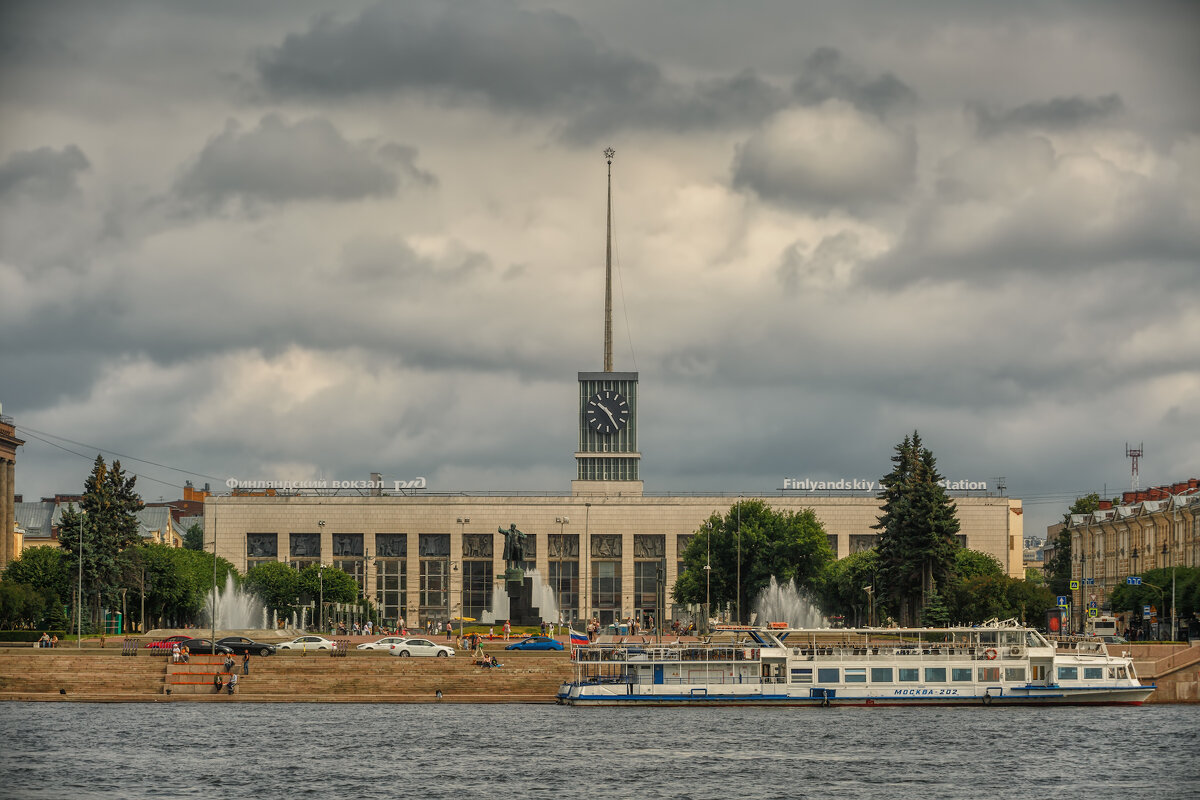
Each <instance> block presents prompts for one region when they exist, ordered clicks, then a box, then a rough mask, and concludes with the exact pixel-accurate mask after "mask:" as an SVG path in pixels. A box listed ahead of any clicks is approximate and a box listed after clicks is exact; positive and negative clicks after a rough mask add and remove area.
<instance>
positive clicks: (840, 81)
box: [792, 47, 917, 117]
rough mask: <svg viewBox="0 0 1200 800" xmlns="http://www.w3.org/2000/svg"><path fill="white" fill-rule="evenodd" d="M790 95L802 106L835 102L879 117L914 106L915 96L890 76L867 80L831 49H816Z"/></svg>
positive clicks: (838, 53)
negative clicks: (827, 101)
mask: <svg viewBox="0 0 1200 800" xmlns="http://www.w3.org/2000/svg"><path fill="white" fill-rule="evenodd" d="M792 94H794V95H795V97H796V99H797V100H799V101H800V102H801V103H802V104H804V105H820V104H821V103H823V102H825V101H826V100H829V99H832V98H837V99H840V100H845V101H846V102H848V103H851V104H852V105H854V107H855V108H858V109H859V110H861V111H869V112H871V113H872V114H875V115H877V116H881V117H882V116H884V115H886V114H887V113H889V112H891V111H896V110H904V109H910V108H912V107H914V106H915V105H916V102H917V93H916V92H914V91H913V90H912V89H911V88H909V86H908V85H907V84H905V83H904V81H902V80H900V79H899V78H897V77H896V76H895V75H893V74H892V73H890V72H887V73H884V74H883V75H878V76H876V77H873V78H872V77H868V76H867V75H866V73H865V71H864V70H862V69H860V68H858V67H857V66H855V65H854V64H852V63H850V62H849V61H847V60H846V59H845V58H843V57H842V54H841V53H840V52H838V51H837V50H836V49H834V48H832V47H821V48H818V49H817V50H816V51H815V52H814V53H813V54H812V55H811V56H809V57H808V58H807V59H805V61H804V68H803V71H802V72H801V74H800V77H799V78H797V79H796V82H795V83H793V84H792Z"/></svg>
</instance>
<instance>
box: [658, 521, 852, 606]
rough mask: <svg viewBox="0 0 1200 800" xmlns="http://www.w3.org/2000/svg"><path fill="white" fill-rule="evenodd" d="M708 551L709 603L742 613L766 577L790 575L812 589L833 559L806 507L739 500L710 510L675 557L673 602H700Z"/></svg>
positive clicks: (779, 578)
mask: <svg viewBox="0 0 1200 800" xmlns="http://www.w3.org/2000/svg"><path fill="white" fill-rule="evenodd" d="M710 525H711V526H712V527H711V528H710V527H709V526H710ZM710 551H711V554H712V562H711V563H712V576H711V580H712V594H711V596H712V604H713V605H714V606H718V605H723V604H725V603H729V604H731V605H734V606H737V607H738V608H740V609H741V611H742V616H743V617H744V616H746V615H747V614H748V613H749V610H750V600H751V599H753V598H756V597H757V596H758V595H759V594H760V593H761V592H762V590H763V589H765V588H767V586H768V585H769V584H770V582H771V578H772V577H774V578H775V580H776V582H778V583H786V582H787V581H789V580H792V581H795V584H796V586H798V587H810V588H812V587H815V586H816V584H817V582H818V578H819V576H820V574H821V572H822V570H823V569H824V567H825V565H826V564H827V563H829V562H830V561H832V560H833V551H832V550H831V549H830V547H829V542H828V539H827V537H826V534H825V528H824V526H823V525H822V524H821V521H820V520H819V519H817V515H816V514H815V513H814V512H813V510H812V509H804V510H802V511H776V510H775V509H772V508H771V507H770V506H768V505H767V504H766V503H765V502H763V501H762V500H758V499H753V500H743V501H741V502H740V503H738V504H736V505H734V506H731V507H730V508H729V511H728V512H727V513H726V514H725V516H724V517H722V516H721V515H720V514H717V513H714V514H713V515H712V516H711V517H709V518H708V520H706V521H705V522H704V523H703V524H702V525H701V526H700V528H699V529H698V530H697V531H696V535H694V536H693V537H692V541H691V543H690V544H689V545H688V547H687V549H686V550H685V551H684V552H683V555H682V556H681V560H682V561H683V563H684V570H683V572H682V574H680V576H679V577H678V578H677V579H676V580H675V585H674V587H673V588H672V595H673V596H674V598H675V601H676V602H678V603H704V600H705V595H706V591H707V586H708V584H707V581H706V576H705V570H704V566H705V564H706V563H709V562H708V557H709V552H710ZM739 562H740V576H741V580H740V582H739V580H738V576H739ZM739 583H740V589H741V595H740V598H739V594H738V589H739Z"/></svg>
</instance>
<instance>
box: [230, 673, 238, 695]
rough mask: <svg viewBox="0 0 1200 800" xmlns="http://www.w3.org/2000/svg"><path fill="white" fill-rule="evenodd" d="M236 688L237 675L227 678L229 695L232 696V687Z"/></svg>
mask: <svg viewBox="0 0 1200 800" xmlns="http://www.w3.org/2000/svg"><path fill="white" fill-rule="evenodd" d="M235 686H237V673H236V672H235V673H233V674H232V675H230V676H229V693H230V694H233V687H235Z"/></svg>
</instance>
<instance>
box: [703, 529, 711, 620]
mask: <svg viewBox="0 0 1200 800" xmlns="http://www.w3.org/2000/svg"><path fill="white" fill-rule="evenodd" d="M705 527H707V528H708V532H707V533H706V534H705V536H704V629H703V632H704V633H708V621H709V620H710V619H712V529H713V524H712V520H709V521H708V522H706V523H705Z"/></svg>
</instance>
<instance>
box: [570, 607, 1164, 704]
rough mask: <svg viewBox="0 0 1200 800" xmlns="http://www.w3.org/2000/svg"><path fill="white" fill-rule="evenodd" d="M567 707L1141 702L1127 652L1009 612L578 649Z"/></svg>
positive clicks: (1146, 690)
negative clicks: (1050, 634) (1046, 631)
mask: <svg viewBox="0 0 1200 800" xmlns="http://www.w3.org/2000/svg"><path fill="white" fill-rule="evenodd" d="M571 655H572V659H573V662H574V668H575V675H574V680H572V681H569V682H566V683H564V684H562V686H561V687H560V688H559V692H558V702H559V703H563V704H567V705H581V706H582V705H643V706H644V705H664V706H690V705H785V706H908V705H1083V704H1087V705H1090V704H1108V705H1113V704H1126V705H1140V704H1141V703H1142V702H1143V701H1145V700H1146V698H1148V697H1149V696H1150V694H1151V693H1152V692H1153V691H1154V686H1153V685H1148V686H1143V685H1142V684H1140V683H1139V682H1138V679H1137V675H1136V673H1135V672H1134V667H1133V661H1132V659H1130V658H1129V657H1128V654H1126V653H1122V654H1120V655H1113V654H1111V653H1109V652H1108V649H1107V646H1106V645H1105V643H1104V642H1103V641H1101V640H1098V639H1076V640H1063V641H1052V640H1050V639H1048V638H1046V637H1045V636H1044V635H1043V634H1041V633H1040V632H1038V631H1037V630H1034V629H1033V628H1029V627H1025V626H1023V625H1020V624H1018V623H1017V622H1016V621H1014V620H1008V621H1005V622H998V621H995V620H993V621H991V622H989V623H987V624H986V625H984V626H980V627H970V628H967V627H963V628H846V629H817V630H810V629H797V628H788V627H786V626H784V625H780V624H778V623H772V624H771V625H769V626H767V627H764V628H758V627H726V628H723V629H719V630H718V631H717V632H716V633H714V634H713V635H712V636H711V637H709V638H707V639H704V640H702V641H698V642H674V643H669V644H668V643H661V642H659V643H654V642H649V641H646V640H640V641H636V642H635V641H633V640H632V639H629V638H626V639H624V640H620V641H614V642H606V643H589V644H585V645H580V646H578V647H574V648H573V649H572V654H571Z"/></svg>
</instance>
